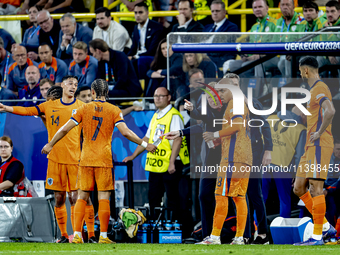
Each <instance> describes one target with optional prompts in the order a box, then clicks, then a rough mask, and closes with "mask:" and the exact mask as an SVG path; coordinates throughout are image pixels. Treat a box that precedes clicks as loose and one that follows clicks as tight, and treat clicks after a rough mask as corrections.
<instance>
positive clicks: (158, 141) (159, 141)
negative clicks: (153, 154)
mask: <svg viewBox="0 0 340 255" xmlns="http://www.w3.org/2000/svg"><path fill="white" fill-rule="evenodd" d="M162 140H163V136H160V137H158V139H157V140H156V141H155V142H154V143H153V145H155V146H158V145H160V143H161V142H162Z"/></svg>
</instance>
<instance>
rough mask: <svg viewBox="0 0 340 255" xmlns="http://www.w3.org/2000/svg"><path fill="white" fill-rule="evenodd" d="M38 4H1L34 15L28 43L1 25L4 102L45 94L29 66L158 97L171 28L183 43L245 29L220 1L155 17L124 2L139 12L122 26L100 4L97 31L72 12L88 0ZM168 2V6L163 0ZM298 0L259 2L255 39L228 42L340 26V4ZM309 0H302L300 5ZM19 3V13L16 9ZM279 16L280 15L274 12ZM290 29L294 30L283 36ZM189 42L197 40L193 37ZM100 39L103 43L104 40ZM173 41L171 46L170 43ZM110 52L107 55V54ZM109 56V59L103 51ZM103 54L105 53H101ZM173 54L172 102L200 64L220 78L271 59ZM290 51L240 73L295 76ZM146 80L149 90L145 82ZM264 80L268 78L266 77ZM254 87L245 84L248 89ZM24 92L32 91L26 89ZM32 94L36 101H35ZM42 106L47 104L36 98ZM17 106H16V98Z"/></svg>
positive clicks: (113, 91) (118, 91) (113, 92)
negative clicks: (276, 9) (274, 5)
mask: <svg viewBox="0 0 340 255" xmlns="http://www.w3.org/2000/svg"><path fill="white" fill-rule="evenodd" d="M60 2H61V1H58V2H57V1H48V2H47V1H32V0H25V1H24V3H23V4H22V5H21V8H18V6H19V5H20V1H8V3H5V4H4V5H1V6H0V7H2V8H0V11H3V14H13V13H18V14H22V13H24V12H26V13H28V14H29V19H30V20H29V22H28V23H29V24H31V27H29V28H28V29H26V31H24V33H23V40H22V43H20V44H19V43H16V42H15V40H14V39H13V37H12V36H11V35H10V33H9V32H10V31H9V32H8V31H6V30H5V29H0V38H1V39H0V53H1V58H0V61H1V62H0V73H1V87H2V88H4V90H3V91H2V92H1V99H12V98H15V97H18V98H19V99H23V98H26V99H27V98H31V99H33V98H37V99H39V98H41V94H40V93H39V90H37V91H38V92H33V91H35V87H34V86H37V87H39V81H38V83H37V84H36V85H34V86H33V84H31V85H30V83H29V82H28V80H27V76H26V75H25V74H26V69H27V68H28V67H29V66H32V65H34V66H37V67H38V68H39V72H40V79H45V78H48V79H50V80H51V81H52V82H53V83H55V85H60V81H61V79H62V77H64V76H65V75H66V74H70V75H76V76H78V77H79V87H82V86H89V85H90V84H91V82H92V81H93V80H94V79H96V78H103V79H106V80H107V81H108V82H109V83H110V97H113V96H114V97H139V96H141V95H142V94H143V93H144V96H152V95H153V93H154V91H155V90H156V89H157V88H158V87H166V86H167V79H165V78H166V76H167V70H166V69H167V61H166V55H167V43H166V35H167V34H168V33H169V32H186V33H187V36H181V37H179V38H178V40H184V41H185V40H188V38H189V37H188V36H190V32H214V33H215V32H216V33H219V32H235V33H236V32H239V31H240V29H239V27H238V26H237V25H236V24H234V23H232V22H231V21H229V20H228V18H226V7H225V4H224V2H223V1H220V0H214V1H211V2H209V4H210V6H207V5H205V6H203V7H202V6H201V5H199V4H194V2H193V1H189V0H179V1H178V2H175V1H174V2H172V1H170V2H168V1H161V2H160V3H157V4H155V6H156V8H158V9H159V8H163V9H164V8H165V9H174V8H177V9H178V11H179V15H178V16H177V17H176V18H174V19H172V18H170V17H169V18H160V19H159V20H158V21H160V22H157V19H156V18H153V19H151V18H149V11H152V10H153V5H152V2H151V1H146V2H143V1H135V2H129V1H122V4H121V6H120V11H132V12H134V16H135V17H134V18H133V17H126V18H121V22H120V23H118V22H116V21H114V20H112V17H111V12H110V10H108V9H107V8H105V7H99V8H98V9H96V11H95V14H96V26H95V27H94V29H91V28H90V27H89V26H87V25H83V24H82V23H77V20H76V19H75V17H74V16H73V14H72V13H73V12H82V11H83V10H85V9H84V8H85V7H84V4H83V1H81V0H79V1H76V0H73V1H70V0H65V1H64V2H62V3H60ZM163 2H164V3H163ZM295 2H296V1H294V0H281V1H280V4H279V6H280V8H281V16H280V17H279V18H278V19H276V17H272V16H269V14H268V8H269V7H268V3H267V1H265V0H254V1H253V2H252V8H253V13H254V15H255V17H256V19H257V22H256V23H255V24H254V25H253V26H252V27H251V30H250V31H251V32H253V33H254V34H252V35H250V36H241V37H239V36H231V35H230V36H227V39H226V40H227V41H228V42H251V43H263V42H288V41H295V40H297V39H301V37H302V36H303V35H301V34H295V32H315V31H317V30H319V29H321V28H323V27H329V26H337V25H338V23H340V3H339V2H338V1H333V0H332V1H328V2H326V4H325V5H326V12H323V11H321V10H320V9H319V7H318V4H317V2H319V1H312V0H307V1H300V2H299V4H300V5H302V7H303V13H296V12H295V11H294V7H296V5H297V3H295ZM301 3H302V4H301ZM195 7H196V9H197V10H205V9H209V8H210V10H211V13H212V14H211V16H206V15H198V16H197V17H196V18H195V17H194V15H193V11H194V10H195ZM13 8H15V11H13ZM51 13H66V14H64V15H63V16H62V17H61V18H60V20H56V19H53V17H52V16H51ZM275 16H276V15H275ZM259 32H275V33H277V35H275V36H273V35H265V34H261V35H260V34H257V33H259ZM283 32H288V33H291V34H292V35H282V33H283ZM96 39H101V40H102V41H104V42H105V44H106V45H104V44H102V43H99V41H96V43H94V42H93V43H92V45H95V47H96V48H93V47H91V46H89V44H90V42H91V40H96ZM189 40H190V38H189ZM311 40H312V41H318V40H323V41H325V40H329V41H337V40H338V37H337V36H336V35H327V36H316V37H314V38H313V39H311ZM202 42H212V43H216V42H217V43H218V42H221V38H219V37H218V36H211V35H207V36H205V37H202ZM99 44H100V45H99ZM170 46H171V45H170ZM108 52H109V54H105V53H108ZM104 55H105V56H104ZM95 56H98V57H95ZM169 57H170V91H171V95H172V100H175V99H176V98H178V97H179V95H183V94H186V93H188V92H190V88H193V87H195V86H193V85H192V84H190V78H189V73H190V70H192V69H194V68H198V69H200V70H201V71H202V73H203V76H204V78H221V77H222V76H223V74H224V73H226V72H234V71H235V70H237V69H239V68H241V67H244V66H247V65H248V64H250V63H251V62H253V61H256V60H258V59H260V58H263V57H265V55H259V54H253V55H249V54H240V55H239V56H237V55H235V54H229V53H223V52H221V53H208V54H202V53H186V54H178V53H175V54H174V53H173V52H172V50H171V47H170V49H169ZM291 59H292V58H291V56H283V55H282V56H280V57H273V58H271V59H269V60H267V61H265V62H263V63H261V64H258V65H256V66H255V67H253V68H249V69H248V70H247V71H245V72H243V73H241V75H240V77H241V78H242V77H247V78H249V77H256V78H263V77H268V74H270V73H275V74H277V75H279V76H280V77H284V78H290V77H292V64H291ZM339 61H340V59H339V57H336V56H328V57H324V56H319V57H318V63H319V66H320V67H322V66H325V65H337V64H338V63H339ZM142 80H143V81H144V82H143V84H144V88H142V86H141V84H140V81H142ZM260 83H261V81H260ZM245 87H248V84H242V82H241V88H243V90H244V88H245ZM21 90H25V91H26V92H24V91H22V92H21ZM263 94H265V91H264V89H263V86H262V84H260V85H259V86H256V89H255V91H254V95H255V97H259V96H261V95H263ZM32 97H33V98H32ZM35 103H36V104H38V103H40V102H39V101H38V102H35ZM11 104H13V103H11Z"/></svg>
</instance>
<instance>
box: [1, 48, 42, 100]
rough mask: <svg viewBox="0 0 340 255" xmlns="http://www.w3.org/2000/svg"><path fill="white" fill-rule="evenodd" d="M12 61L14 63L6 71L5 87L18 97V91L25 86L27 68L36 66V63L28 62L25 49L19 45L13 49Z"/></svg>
mask: <svg viewBox="0 0 340 255" xmlns="http://www.w3.org/2000/svg"><path fill="white" fill-rule="evenodd" d="M13 59H14V61H15V62H14V63H13V64H12V65H11V66H10V67H9V69H8V75H7V79H6V87H7V88H8V89H10V90H12V91H13V92H14V93H15V94H16V95H18V91H20V90H21V89H23V88H24V86H25V85H27V82H26V78H25V72H26V69H27V67H28V66H33V65H34V66H38V63H36V62H34V61H32V60H30V59H29V58H28V57H27V51H26V48H25V47H23V46H20V45H18V46H16V47H15V48H14V50H13Z"/></svg>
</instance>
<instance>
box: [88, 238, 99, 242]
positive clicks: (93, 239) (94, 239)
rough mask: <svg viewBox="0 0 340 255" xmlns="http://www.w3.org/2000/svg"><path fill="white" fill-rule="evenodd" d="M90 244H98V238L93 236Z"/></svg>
mask: <svg viewBox="0 0 340 255" xmlns="http://www.w3.org/2000/svg"><path fill="white" fill-rule="evenodd" d="M88 243H98V241H97V239H96V237H94V236H92V237H91V238H90V239H89V241H88Z"/></svg>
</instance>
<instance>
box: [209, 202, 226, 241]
mask: <svg viewBox="0 0 340 255" xmlns="http://www.w3.org/2000/svg"><path fill="white" fill-rule="evenodd" d="M215 200H216V207H215V213H214V222H213V230H212V232H211V234H212V235H214V236H220V235H221V230H222V227H223V224H224V221H225V218H226V217H227V215H228V197H225V196H220V195H216V196H215Z"/></svg>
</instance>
